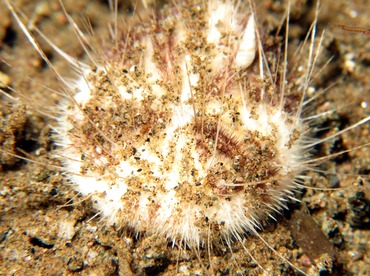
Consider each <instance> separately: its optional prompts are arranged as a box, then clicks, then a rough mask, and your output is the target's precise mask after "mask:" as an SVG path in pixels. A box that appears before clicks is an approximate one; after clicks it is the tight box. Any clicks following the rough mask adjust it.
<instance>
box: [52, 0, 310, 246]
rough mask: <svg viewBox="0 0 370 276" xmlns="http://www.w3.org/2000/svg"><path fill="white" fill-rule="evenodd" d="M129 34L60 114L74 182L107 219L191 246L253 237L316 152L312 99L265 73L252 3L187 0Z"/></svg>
mask: <svg viewBox="0 0 370 276" xmlns="http://www.w3.org/2000/svg"><path fill="white" fill-rule="evenodd" d="M127 31H129V32H125V31H122V33H123V34H122V36H120V37H118V39H117V40H116V38H113V39H112V46H111V48H112V49H114V50H111V49H110V50H106V51H99V53H100V56H97V57H96V60H97V61H98V62H97V64H95V67H94V69H91V70H83V71H82V72H81V77H80V79H79V80H78V81H76V85H75V88H74V90H76V91H77V92H76V93H75V95H74V96H73V99H69V100H68V102H65V103H64V104H63V105H62V106H61V109H62V111H63V114H64V115H63V116H62V117H61V118H60V119H59V127H58V128H57V129H56V130H57V139H58V141H59V143H60V145H61V147H60V149H59V151H60V156H63V158H62V161H63V163H64V166H65V168H66V171H67V173H66V175H67V176H68V177H69V178H70V180H71V181H72V182H73V183H74V184H75V187H76V189H77V190H78V191H79V192H81V193H82V194H83V195H86V196H89V197H90V198H91V199H92V201H93V202H94V205H95V207H96V208H97V209H98V210H100V212H101V215H102V217H104V218H106V219H107V221H108V222H109V223H115V224H117V225H120V226H126V225H127V226H131V227H133V228H134V229H135V230H136V231H146V232H151V233H158V234H161V235H164V236H166V237H168V238H169V239H171V240H173V241H180V242H184V243H185V244H187V245H189V246H191V247H198V246H199V245H201V244H202V243H204V242H205V241H207V239H211V240H212V239H218V238H220V237H222V238H225V239H230V238H231V237H240V235H242V234H243V233H245V232H246V231H247V232H248V231H249V232H252V233H253V232H255V231H256V230H255V229H256V228H258V227H259V226H260V222H261V221H262V220H264V219H266V218H267V217H269V216H271V214H273V213H274V212H276V211H279V210H280V209H282V208H283V207H285V200H286V198H287V197H289V196H291V195H292V189H293V188H294V187H295V182H294V179H296V178H297V177H298V178H299V177H300V174H301V172H302V171H303V170H304V169H305V168H304V164H303V162H302V161H303V160H304V159H305V158H306V157H307V154H308V152H307V150H304V149H303V144H304V143H305V137H304V136H305V134H304V133H306V125H305V124H304V123H303V122H302V120H301V119H300V116H299V115H300V109H301V100H302V99H301V98H302V97H303V92H302V91H299V90H294V89H290V90H289V89H287V88H285V87H287V86H285V87H284V86H281V85H279V84H276V82H275V81H273V78H272V77H271V75H270V74H266V73H265V74H263V73H262V72H261V64H264V63H265V61H264V60H263V58H262V57H263V53H262V50H261V49H259V50H258V48H260V47H258V46H257V45H258V44H259V43H258V41H257V39H256V27H255V18H254V14H253V12H252V9H251V7H250V6H248V5H247V4H240V5H239V6H238V7H235V6H234V5H233V3H232V1H209V2H205V1H184V3H181V4H180V3H178V5H176V6H170V5H168V6H165V7H163V8H162V9H161V10H160V11H158V13H155V15H153V16H151V17H148V18H146V19H144V20H143V21H141V22H140V23H138V24H137V25H135V27H132V28H128V29H127ZM115 45H118V46H117V47H116V48H115ZM257 53H259V55H258V57H257V58H255V56H256V54H257ZM102 54H103V56H101V55H102ZM273 59H274V60H269V61H268V62H271V63H272V62H276V61H277V60H278V57H274V58H273ZM275 73H276V75H277V76H279V75H280V74H282V72H280V71H278V72H275ZM278 78H279V77H278Z"/></svg>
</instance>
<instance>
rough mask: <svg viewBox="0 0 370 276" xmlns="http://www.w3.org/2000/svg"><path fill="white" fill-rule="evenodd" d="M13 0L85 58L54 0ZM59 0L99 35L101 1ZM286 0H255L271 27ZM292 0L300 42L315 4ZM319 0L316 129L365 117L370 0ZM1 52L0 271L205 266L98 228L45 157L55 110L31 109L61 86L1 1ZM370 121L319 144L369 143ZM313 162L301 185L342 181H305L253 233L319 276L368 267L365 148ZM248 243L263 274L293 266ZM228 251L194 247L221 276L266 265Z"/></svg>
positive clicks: (164, 246)
mask: <svg viewBox="0 0 370 276" xmlns="http://www.w3.org/2000/svg"><path fill="white" fill-rule="evenodd" d="M13 2H14V4H15V5H16V6H18V7H20V8H21V10H22V12H24V13H25V14H26V15H27V16H28V17H29V18H30V20H31V21H32V22H33V23H34V24H36V25H37V26H38V27H39V28H40V29H41V30H42V32H43V33H45V35H46V36H47V37H48V38H50V39H51V40H52V41H53V42H54V43H55V44H57V45H58V46H59V47H60V48H61V49H63V50H64V51H66V52H67V53H68V54H70V55H72V56H75V57H78V58H85V59H86V57H85V56H84V54H83V53H84V52H83V50H82V48H81V46H80V43H79V42H78V40H77V39H76V37H75V36H74V34H73V30H72V29H71V27H70V25H69V24H68V20H67V19H66V16H65V14H64V13H63V10H62V8H61V6H60V4H59V2H58V1H57V0H54V1H41V0H39V1H26V0H19V1H13ZM63 2H64V4H65V6H66V8H67V10H68V13H70V14H71V16H72V17H73V18H75V19H76V20H77V21H78V22H79V24H80V26H84V24H86V23H87V22H90V24H91V25H92V26H93V29H94V32H95V35H97V36H99V35H100V34H104V33H106V32H107V30H108V23H109V22H111V21H112V17H111V13H110V11H109V8H108V5H107V4H106V2H108V1H102V0H94V1H88V0H79V1H75V0H64V1H63ZM76 2H78V3H76ZM121 2H124V1H121ZM282 2H283V1H271V0H263V1H256V7H257V15H258V18H259V20H260V22H262V23H261V24H262V25H261V26H263V28H265V30H267V31H268V32H271V33H272V34H273V33H274V32H275V31H276V29H277V26H279V24H281V22H282V18H283V16H284V11H285V8H286V3H282ZM291 2H292V5H291V21H290V36H289V39H290V42H291V44H292V45H294V44H296V45H297V44H298V43H299V42H301V41H303V40H304V38H305V33H306V32H307V30H308V29H309V26H310V23H311V22H312V21H313V19H314V12H315V1H308V0H296V1H291ZM322 2H323V3H322V8H321V9H320V16H319V24H318V34H320V33H321V32H322V31H323V30H325V36H324V39H323V49H322V54H321V56H320V57H321V58H320V59H319V60H318V61H317V63H318V66H321V67H323V66H324V65H325V64H326V61H327V60H328V59H329V58H332V59H331V62H330V63H329V64H328V65H327V66H324V67H325V68H324V69H323V70H322V71H319V70H318V73H317V74H316V78H315V81H314V85H315V86H316V87H317V88H320V87H321V88H322V87H330V89H329V90H328V92H327V93H325V94H324V95H323V96H322V97H320V101H321V102H320V104H319V105H318V106H321V107H322V108H323V109H325V108H327V107H328V106H329V107H335V108H337V110H338V111H337V112H335V114H334V115H333V116H332V118H329V119H328V118H326V119H325V120H323V122H322V125H320V126H319V127H322V128H323V129H322V130H321V131H320V133H322V135H328V134H330V133H334V132H335V131H338V130H339V129H343V128H345V127H347V126H349V125H351V124H353V123H355V122H356V121H359V120H360V119H361V118H364V117H366V116H369V114H370V107H368V106H367V105H369V104H370V78H369V76H370V35H369V33H370V32H369V31H368V30H369V29H368V28H369V27H370V26H369V20H368V17H369V14H370V1H368V0H353V1H346V0H328V1H322ZM127 7H128V9H127ZM138 8H140V7H138ZM127 10H129V11H130V12H132V11H133V10H134V9H133V8H132V6H131V7H130V5H129V4H124V3H120V13H121V14H122V15H124V14H126V16H127V12H126V11H127ZM83 18H85V19H86V18H88V20H83ZM80 19H81V20H80ZM120 22H125V20H124V19H122V21H120ZM343 26H344V27H343ZM40 41H41V40H40ZM41 45H42V48H43V49H44V51H45V53H46V55H47V56H48V57H49V58H50V59H51V61H52V63H53V64H54V66H55V68H56V69H57V71H58V72H60V73H61V74H62V75H64V76H71V72H70V69H69V68H70V67H69V66H68V65H67V64H66V62H65V61H64V60H63V59H62V58H61V57H59V56H58V55H57V54H56V53H55V52H53V51H52V49H51V47H50V46H48V45H47V44H46V43H43V42H42V43H41ZM0 58H1V60H2V61H5V62H6V63H8V64H9V65H11V66H8V65H6V64H5V63H4V62H1V61H0V81H1V82H3V83H6V84H7V85H8V86H9V87H6V85H2V87H1V84H0V87H1V88H2V90H3V91H5V93H7V94H8V95H11V96H12V97H16V96H17V94H16V93H15V92H14V91H12V89H14V90H15V91H19V92H21V93H22V95H23V96H22V98H23V100H22V103H12V102H11V101H10V100H9V99H8V97H7V96H5V95H4V94H0V145H1V149H2V152H0V275H174V274H175V273H176V271H177V272H178V273H179V274H185V275H186V274H188V275H194V274H195V273H198V274H199V275H203V274H204V273H203V272H202V267H201V264H200V262H199V260H198V257H197V255H196V254H195V253H194V252H192V251H191V250H185V251H181V252H180V250H179V249H178V247H177V246H172V245H171V244H169V243H167V242H166V240H165V239H164V238H162V237H157V236H153V235H152V236H146V235H145V234H142V235H140V236H138V235H136V234H135V233H133V232H132V231H130V229H120V228H119V227H117V228H114V227H107V226H105V225H104V222H103V221H101V220H100V218H99V216H94V215H95V212H94V210H93V209H92V208H91V203H90V202H89V200H88V199H86V200H85V199H84V198H82V197H80V196H79V195H78V194H77V193H76V192H75V191H74V190H73V188H72V187H71V185H70V183H68V182H67V181H66V179H65V178H64V177H63V175H62V174H61V172H60V170H58V169H57V167H53V166H54V165H55V166H58V165H59V164H58V163H57V162H56V161H54V160H52V158H51V156H52V148H53V147H55V145H54V143H53V140H52V137H51V135H50V132H51V131H50V127H49V124H50V123H51V119H49V118H48V117H47V116H45V115H43V114H40V113H39V112H37V106H41V107H50V108H53V106H54V104H55V103H57V101H58V99H59V98H60V96H59V95H58V93H57V92H55V91H53V90H52V89H55V90H59V89H60V87H59V85H58V82H57V81H56V76H55V74H54V73H53V71H52V70H50V68H49V67H48V66H47V65H46V64H45V63H44V62H43V61H42V59H41V58H40V57H39V56H38V54H37V53H36V51H35V50H34V49H33V48H32V46H31V44H30V43H29V42H28V41H27V39H26V38H25V36H24V35H23V34H22V32H21V31H20V29H19V28H18V27H17V24H16V23H15V22H14V20H13V18H12V17H11V15H10V12H9V11H8V10H7V8H6V7H5V3H4V1H1V2H0ZM47 87H48V88H51V89H48V88H47ZM27 103H32V104H31V106H33V107H30V106H27V105H26V104H27ZM369 129H370V127H369V124H367V125H364V126H362V127H359V128H356V129H355V130H353V131H351V132H347V133H345V134H343V135H342V136H341V137H340V138H338V139H336V140H335V141H333V142H332V143H330V144H328V145H326V146H325V147H322V148H320V151H321V153H330V152H333V151H334V152H339V151H341V150H346V149H351V148H354V147H356V146H358V145H362V144H365V143H367V142H369V135H370V134H369V132H370V131H369ZM4 151H6V152H11V153H16V154H18V155H21V156H23V157H26V158H29V159H32V160H34V162H27V161H25V160H20V159H18V158H14V157H13V156H11V155H9V154H5V153H4ZM320 170H324V171H329V172H330V174H327V173H317V174H312V177H313V178H312V181H311V182H310V183H307V184H309V185H311V186H313V187H318V188H332V187H335V188H337V187H339V188H338V189H337V190H329V191H323V190H320V189H319V190H312V189H305V190H304V191H302V195H298V197H302V203H301V204H291V211H290V212H288V211H287V212H286V213H284V214H283V215H279V216H278V222H274V221H271V222H269V223H268V224H266V225H265V229H264V231H261V232H260V235H261V236H262V238H263V239H264V240H265V241H266V242H267V243H268V244H269V245H270V246H271V247H273V248H274V249H275V250H276V251H277V252H279V254H281V255H283V256H284V257H286V258H288V259H289V260H291V262H292V263H294V265H295V266H297V267H299V268H302V269H303V270H306V271H309V269H310V266H311V265H312V266H316V267H317V266H321V267H322V269H321V271H320V272H316V273H317V274H319V273H320V275H370V265H369V264H370V231H369V230H370V218H369V213H370V189H369V183H370V182H369V176H370V153H369V148H362V149H359V150H356V151H350V152H349V153H347V154H344V155H341V156H339V157H337V158H335V159H334V160H332V161H330V162H327V163H325V166H322V167H320ZM244 244H245V246H246V247H247V248H248V250H249V251H250V252H251V253H252V254H253V256H254V258H255V260H256V261H257V262H258V263H259V264H260V265H261V266H262V267H264V268H265V269H266V270H268V271H270V272H269V273H268V274H274V275H295V274H296V272H295V271H294V269H292V268H291V267H290V266H289V265H288V264H286V263H285V262H283V261H282V260H281V259H279V257H278V256H277V255H276V254H275V253H273V252H271V250H270V249H268V247H267V246H266V245H265V244H264V243H263V242H262V241H261V240H259V239H258V238H256V237H246V239H245V243H244ZM315 244H316V245H317V244H319V246H315ZM232 248H233V254H232V253H230V250H228V248H227V246H226V245H223V244H219V245H215V246H214V248H213V250H211V253H210V256H207V255H208V252H207V250H206V249H202V250H200V255H201V256H200V257H201V258H203V259H205V260H206V261H205V262H204V264H205V265H206V266H207V265H208V262H209V260H211V262H212V267H213V271H214V272H215V273H216V274H217V275H233V274H235V273H234V272H235V271H236V272H239V273H240V274H245V275H250V274H260V273H262V271H261V270H259V269H258V267H257V264H256V262H254V261H253V260H251V258H250V257H249V256H248V255H247V254H245V251H244V250H243V248H242V246H241V245H240V244H238V243H235V244H234V245H233V247H232ZM315 259H316V263H315ZM311 268H312V267H311ZM310 273H312V272H310Z"/></svg>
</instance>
